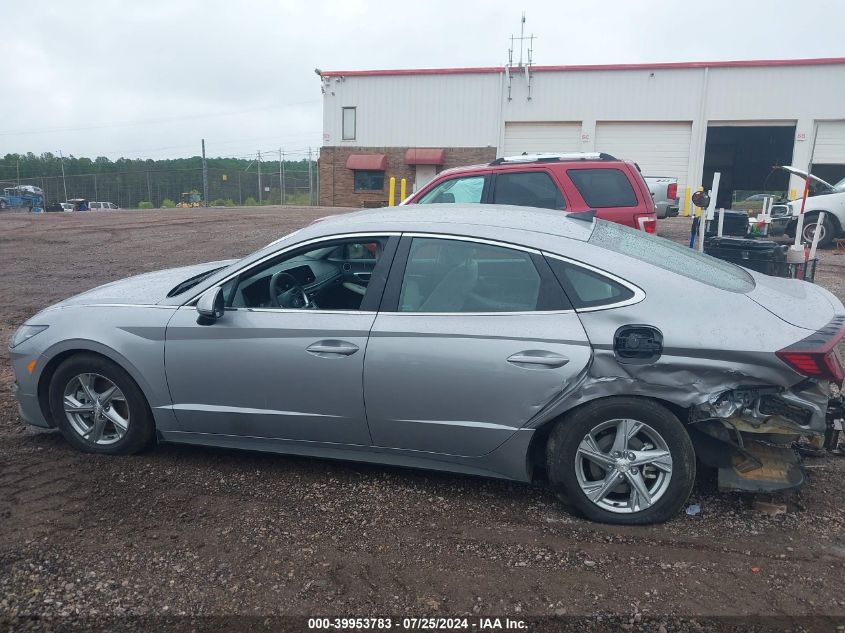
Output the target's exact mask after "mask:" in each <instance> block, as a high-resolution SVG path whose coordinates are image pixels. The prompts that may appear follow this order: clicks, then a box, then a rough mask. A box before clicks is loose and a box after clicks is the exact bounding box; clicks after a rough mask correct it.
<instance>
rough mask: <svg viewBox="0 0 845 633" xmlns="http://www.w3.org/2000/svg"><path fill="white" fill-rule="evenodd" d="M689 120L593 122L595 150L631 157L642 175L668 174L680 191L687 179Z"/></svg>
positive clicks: (690, 128)
mask: <svg viewBox="0 0 845 633" xmlns="http://www.w3.org/2000/svg"><path fill="white" fill-rule="evenodd" d="M691 131H692V123H690V122H688V121H668V122H607V121H599V122H598V123H596V142H595V147H596V151H597V152H607V153H608V154H613V155H614V156H616V157H617V158H624V159H627V160H632V161H634V162H635V163H637V164H638V165H639V166H640V169H641V170H642V172H643V175H645V176H671V177H674V178H677V179H678V188H679V191H680V192H681V193H683V191H684V189H683V187H685V186H686V182H687V170H688V167H689V156H690V135H691Z"/></svg>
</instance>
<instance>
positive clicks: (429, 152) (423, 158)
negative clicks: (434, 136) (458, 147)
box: [405, 147, 446, 165]
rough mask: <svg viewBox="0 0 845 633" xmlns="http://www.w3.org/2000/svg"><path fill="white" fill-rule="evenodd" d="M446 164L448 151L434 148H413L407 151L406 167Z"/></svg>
mask: <svg viewBox="0 0 845 633" xmlns="http://www.w3.org/2000/svg"><path fill="white" fill-rule="evenodd" d="M444 162H446V150H444V149H436V148H433V147H412V148H411V149H408V150H405V164H406V165H442V164H443V163H444Z"/></svg>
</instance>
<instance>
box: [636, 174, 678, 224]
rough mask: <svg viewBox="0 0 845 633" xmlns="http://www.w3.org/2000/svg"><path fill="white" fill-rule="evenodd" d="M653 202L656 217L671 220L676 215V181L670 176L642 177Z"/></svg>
mask: <svg viewBox="0 0 845 633" xmlns="http://www.w3.org/2000/svg"><path fill="white" fill-rule="evenodd" d="M644 178H645V182H646V184H647V185H648V190H649V191H651V197H652V199H653V200H654V210H655V212H656V213H657V217H658V218H660V219H662V218H673V217H675V216H676V215H678V179H677V178H672V177H670V176H644Z"/></svg>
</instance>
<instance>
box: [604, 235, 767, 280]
mask: <svg viewBox="0 0 845 633" xmlns="http://www.w3.org/2000/svg"><path fill="white" fill-rule="evenodd" d="M589 243H590V244H595V245H596V246H601V247H602V248H606V249H607V250H610V251H613V252H616V253H621V254H622V255H627V256H628V257H633V258H634V259H638V260H640V261H641V262H646V263H647V264H652V265H653V266H657V267H658V268H662V269H664V270H668V271H671V272H673V273H676V274H678V275H683V276H684V277H687V278H689V279H693V280H695V281H699V282H701V283H704V284H707V285H709V286H713V287H715V288H720V289H721V290H727V291H729V292H741V293H746V292H751V291H752V290H754V278H753V277H752V276H751V275H749V274H748V272H746V271H745V270H743V269H742V268H740V267H739V266H735V265H733V264H729V263H728V262H725V261H722V260H720V259H716V258H715V257H710V256H709V255H703V254H702V253H699V252H697V251H694V250H692V249H690V248H687V247H685V246H681V245H680V244H675V243H674V242H671V241H669V240H667V239H666V238H663V237H658V236H656V235H649V234H648V233H645V232H644V231H636V230H634V229H631V228H628V227H627V226H622V225H621V224H615V223H611V222H604V221H601V220H599V221H597V222H596V228H595V229H594V230H593V234H592V235H591V236H590V239H589Z"/></svg>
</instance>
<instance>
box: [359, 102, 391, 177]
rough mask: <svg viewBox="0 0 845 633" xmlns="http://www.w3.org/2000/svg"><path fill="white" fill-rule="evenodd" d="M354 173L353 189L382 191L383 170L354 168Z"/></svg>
mask: <svg viewBox="0 0 845 633" xmlns="http://www.w3.org/2000/svg"><path fill="white" fill-rule="evenodd" d="M353 109H354V108H353ZM354 174H355V191H384V172H383V171H372V170H363V169H356V170H355V172H354Z"/></svg>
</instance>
